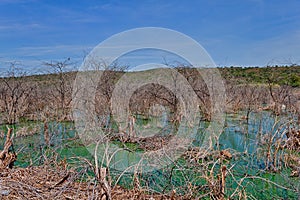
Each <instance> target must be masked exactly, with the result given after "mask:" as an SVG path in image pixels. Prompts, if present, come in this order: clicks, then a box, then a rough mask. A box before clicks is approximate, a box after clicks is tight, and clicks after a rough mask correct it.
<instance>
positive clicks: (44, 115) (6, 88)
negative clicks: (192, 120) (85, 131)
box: [0, 62, 300, 124]
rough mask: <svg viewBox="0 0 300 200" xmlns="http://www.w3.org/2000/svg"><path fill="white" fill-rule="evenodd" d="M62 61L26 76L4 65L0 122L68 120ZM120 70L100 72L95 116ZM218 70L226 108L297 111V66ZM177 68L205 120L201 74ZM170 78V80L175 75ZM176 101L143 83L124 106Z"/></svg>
mask: <svg viewBox="0 0 300 200" xmlns="http://www.w3.org/2000/svg"><path fill="white" fill-rule="evenodd" d="M66 65H67V63H64V62H57V63H51V67H53V69H54V70H53V71H52V72H51V73H49V74H41V75H27V74H26V73H24V71H22V70H15V69H14V68H11V69H10V70H8V72H7V73H6V74H5V76H6V77H5V78H0V123H9V124H14V123H17V122H19V121H20V120H41V121H45V120H72V114H71V106H72V104H71V103H72V92H74V88H73V82H74V80H75V78H76V74H77V73H78V72H76V71H72V72H66V71H64V67H65V66H66ZM120 69H121V70H120ZM123 69H124V68H121V67H120V68H119V67H117V66H114V68H108V69H107V70H105V71H104V72H103V71H102V72H101V73H102V76H101V79H100V80H99V82H98V83H97V86H96V87H97V90H96V91H97V92H96V93H97V94H96V96H95V99H96V100H95V102H96V112H97V115H110V113H111V111H110V107H109V105H110V103H111V95H112V92H113V90H114V87H115V84H116V83H117V81H118V80H119V79H120V77H122V75H123V74H124V73H125V71H124V70H123ZM218 69H219V71H220V73H221V75H222V77H223V78H224V83H225V87H226V106H227V107H226V111H227V112H236V111H238V110H241V109H244V110H247V113H248V114H249V113H250V112H251V111H254V110H257V109H267V108H268V109H270V110H272V111H274V112H275V113H277V114H278V113H280V112H281V109H280V108H281V106H282V105H285V107H286V109H289V110H290V111H293V112H299V106H298V105H297V103H299V101H300V93H299V91H300V89H299V88H300V66H274V67H247V68H242V67H222V68H221V67H220V68H218ZM177 70H178V72H180V73H181V74H182V75H183V76H184V77H185V78H186V79H187V80H188V82H189V84H190V85H191V86H192V88H193V89H194V91H195V93H196V94H197V96H198V98H199V102H198V105H199V109H200V111H201V112H202V113H203V116H204V118H205V119H207V120H209V119H210V117H211V114H212V113H211V112H212V111H211V104H210V101H211V99H210V94H209V92H208V89H207V87H206V85H205V83H204V81H203V80H202V78H201V74H200V73H199V72H198V70H196V69H195V68H189V67H178V68H177ZM96 71H97V70H95V72H96ZM80 73H83V72H80ZM127 73H136V74H137V75H138V73H151V70H148V71H143V72H127ZM173 81H174V84H176V77H175V76H174V79H173ZM77 89H78V88H77ZM79 89H80V88H79ZM75 93H76V91H75ZM178 103H179V102H178V99H177V98H176V96H175V95H174V94H172V92H171V91H169V90H168V89H167V88H165V87H164V86H161V85H159V84H149V85H146V86H144V87H142V88H139V89H138V90H137V91H136V92H135V93H134V94H133V96H132V98H131V100H130V109H132V112H133V113H135V112H138V113H144V112H145V113H146V112H147V111H149V109H150V108H151V106H153V105H155V104H160V105H163V106H168V107H169V108H170V109H171V110H172V111H174V112H176V110H177V107H178ZM262 105H264V106H265V107H262Z"/></svg>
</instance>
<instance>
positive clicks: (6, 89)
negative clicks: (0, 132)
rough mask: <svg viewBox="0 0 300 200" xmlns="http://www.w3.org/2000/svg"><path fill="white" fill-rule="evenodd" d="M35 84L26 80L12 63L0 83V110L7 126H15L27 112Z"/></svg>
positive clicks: (23, 74) (22, 72)
mask: <svg viewBox="0 0 300 200" xmlns="http://www.w3.org/2000/svg"><path fill="white" fill-rule="evenodd" d="M35 88H36V87H35V84H33V83H30V82H29V81H27V80H26V73H25V72H24V71H22V70H21V69H18V68H16V66H15V64H14V63H12V64H11V67H10V69H9V70H8V71H7V72H6V74H5V77H4V78H1V82H0V109H1V111H2V112H3V113H4V116H5V120H6V122H7V123H8V124H15V123H16V122H17V121H18V120H19V118H20V117H23V116H25V114H26V112H27V111H28V109H29V107H30V104H32V101H30V99H31V96H33V94H34V90H35Z"/></svg>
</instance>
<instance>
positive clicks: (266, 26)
mask: <svg viewBox="0 0 300 200" xmlns="http://www.w3.org/2000/svg"><path fill="white" fill-rule="evenodd" d="M148 26H151V27H164V28H169V29H173V30H176V31H179V32H182V33H184V34H186V35H188V36H190V37H192V38H193V39H195V40H196V41H197V42H199V43H200V44H201V45H202V46H203V47H204V48H205V49H206V50H207V51H208V53H209V54H210V55H211V57H212V58H213V60H214V61H215V62H216V64H217V65H218V66H230V65H240V66H256V65H258V66H266V65H268V64H271V65H274V64H290V63H298V64H299V63H300V1H296V0H287V1H281V0H272V1H271V0H269V1H267V0H243V1H238V0H228V1H221V0H220V1H217V0H198V1H182V0H180V1H177V0H172V1H161V0H157V1H156V0H151V1H147V0H145V1H138V0H137V1H129V0H128V1H122V0H120V1H92V0H91V1H83V0H82V1H78V0H73V1H63V0H61V1H56V0H52V1H50V0H49V1H43V0H40V1H39V0H27V1H26V0H0V44H1V45H0V69H5V68H6V67H7V66H8V65H9V63H10V62H13V61H14V62H17V63H20V64H22V65H24V66H25V67H36V68H38V67H39V66H41V63H42V62H43V61H51V60H61V59H64V58H68V57H70V58H71V59H73V60H76V61H77V62H78V63H79V64H80V62H81V61H82V59H83V57H84V55H86V54H87V53H88V52H89V51H90V50H91V49H92V48H93V47H95V46H96V45H97V44H99V43H100V42H101V41H103V40H105V39H106V38H108V37H110V36H112V35H113V34H116V33H119V32H122V31H125V30H128V29H132V28H138V27H148Z"/></svg>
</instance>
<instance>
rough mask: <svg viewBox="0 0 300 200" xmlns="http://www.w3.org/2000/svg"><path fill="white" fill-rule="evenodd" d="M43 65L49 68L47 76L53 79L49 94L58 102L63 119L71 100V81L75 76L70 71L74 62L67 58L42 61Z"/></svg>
mask: <svg viewBox="0 0 300 200" xmlns="http://www.w3.org/2000/svg"><path fill="white" fill-rule="evenodd" d="M44 65H45V66H48V67H50V68H51V69H50V74H49V75H48V77H49V78H52V79H53V80H50V81H51V82H52V81H53V88H52V90H51V91H50V94H51V96H52V97H53V98H54V100H55V102H56V103H57V104H58V111H59V113H61V119H62V120H65V119H67V115H68V109H69V108H70V104H71V101H72V98H71V96H72V83H73V79H74V77H75V76H74V74H72V72H70V71H71V70H72V69H74V63H73V62H71V59H70V58H68V59H66V60H64V61H51V62H44ZM53 75H54V76H53Z"/></svg>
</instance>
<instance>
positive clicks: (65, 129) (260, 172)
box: [0, 112, 300, 199]
mask: <svg viewBox="0 0 300 200" xmlns="http://www.w3.org/2000/svg"><path fill="white" fill-rule="evenodd" d="M243 115H244V113H242V112H241V113H237V114H227V116H226V120H225V127H224V130H223V133H222V134H221V135H220V138H219V145H217V146H215V148H216V149H218V148H220V149H230V151H231V152H234V153H237V154H239V156H237V157H234V158H233V159H232V160H230V161H223V163H217V164H216V165H215V166H214V167H215V168H214V170H213V173H214V176H217V173H218V172H219V168H220V166H221V165H226V166H227V167H228V168H230V172H231V173H232V174H228V175H227V178H226V196H227V197H229V196H230V195H232V194H234V195H233V196H232V198H233V199H235V198H237V196H238V195H237V194H236V195H235V193H236V189H237V188H238V191H239V192H240V191H245V192H246V193H247V195H248V197H249V198H251V197H253V198H254V199H297V198H298V195H299V194H298V193H297V192H296V191H297V190H298V191H299V190H300V184H299V178H294V177H289V174H290V172H291V169H289V168H288V167H286V168H283V169H282V170H281V171H279V172H276V173H274V172H271V171H265V170H264V169H265V168H266V167H267V166H266V165H265V163H264V159H263V158H261V157H259V156H258V155H257V152H258V151H257V150H258V149H259V148H262V145H261V142H262V141H261V140H263V139H262V138H263V137H262V136H264V135H267V134H269V133H273V134H276V131H277V134H278V133H279V134H280V133H282V131H283V129H284V128H286V127H287V126H289V124H286V122H287V121H289V120H291V116H289V115H283V116H280V117H276V116H274V115H272V114H271V113H269V112H261V113H251V115H250V118H249V120H248V123H247V121H246V120H243V119H241V116H243ZM167 119H168V118H167V117H166V116H163V117H157V118H155V117H153V118H151V119H146V118H144V117H137V120H136V127H135V128H136V129H137V130H140V133H141V134H142V136H144V137H147V136H152V135H153V133H155V134H158V135H166V134H170V132H172V131H173V130H175V129H174V126H173V125H172V124H170V122H169V121H168V120H167ZM274 124H275V125H274ZM283 124H285V126H283ZM208 125H209V122H204V121H203V122H201V123H200V124H199V127H196V129H195V128H193V131H191V133H192V134H193V137H194V142H193V146H194V147H197V146H201V144H202V143H201V142H202V141H201V139H202V137H201V136H202V135H203V134H202V133H203V132H204V131H205V129H206V128H207V127H208ZM22 127H29V128H28V130H32V129H34V128H36V130H37V131H36V134H33V135H29V136H22V137H21V136H19V137H18V136H17V137H16V138H15V139H14V150H15V151H16V152H17V153H18V159H17V161H16V162H15V165H16V166H21V167H26V166H29V165H40V164H43V162H44V160H43V157H42V155H43V154H46V155H48V156H51V155H50V154H52V153H53V150H54V151H55V152H56V153H57V155H56V156H57V157H58V160H60V159H67V160H68V161H69V162H70V163H71V164H72V165H76V162H74V163H72V161H71V159H69V158H71V157H73V158H74V157H84V158H86V159H88V160H91V161H92V163H93V162H94V161H93V158H94V155H93V152H94V151H95V147H96V144H95V143H90V144H83V142H82V141H81V140H80V139H72V138H75V137H76V135H77V133H76V130H75V128H74V124H73V123H67V122H65V123H57V122H49V125H48V127H49V132H50V133H51V141H50V144H51V145H50V147H46V146H45V141H44V137H43V133H44V125H43V124H42V123H39V122H30V123H28V122H26V123H21V124H18V125H15V126H14V127H12V128H14V132H15V133H17V132H18V130H20V129H21V128H22ZM0 130H2V132H6V127H5V126H2V127H1V129H0ZM176 130H177V129H176ZM183 130H184V129H183ZM3 143H4V140H3V139H1V143H0V149H2V148H3ZM108 146H109V147H110V150H111V151H110V152H109V155H110V156H111V155H112V154H113V153H114V152H115V151H116V150H117V149H121V150H120V151H118V152H117V153H114V154H113V156H112V159H111V162H110V163H109V167H110V168H111V174H112V176H113V180H115V181H116V179H117V178H118V177H119V176H120V173H121V172H120V170H118V169H126V168H128V167H130V166H134V165H136V164H138V162H139V161H140V160H141V155H142V154H143V153H144V151H143V150H142V149H141V148H140V147H139V144H136V143H125V144H123V143H121V142H119V141H114V142H111V143H109V144H108ZM105 147H106V146H103V145H99V146H98V153H97V155H98V158H99V160H100V162H101V161H102V159H103V158H104V159H105V156H104V157H103V155H104V154H103V152H104V151H105ZM124 149H125V150H124ZM103 163H104V164H107V163H106V162H103ZM199 164H200V166H201V163H199ZM211 168H212V165H209V166H208V169H211ZM129 171H130V170H128V172H129ZM202 175H203V171H201V169H199V170H195V169H194V168H193V167H192V166H189V164H188V162H187V161H186V160H185V159H184V158H183V157H179V158H178V159H177V160H175V162H174V163H171V164H169V165H167V166H165V167H163V168H161V169H155V170H154V171H151V172H147V173H141V174H139V178H140V184H141V185H142V186H147V187H149V188H151V190H153V191H158V192H167V191H171V190H172V189H174V188H176V191H177V193H179V194H180V193H182V194H184V193H185V192H186V191H188V190H189V188H188V186H187V184H186V183H187V182H189V184H191V185H193V187H195V188H197V187H199V188H201V186H203V185H205V184H207V180H206V179H205V178H203V177H202ZM247 177H251V178H247ZM253 177H259V178H253ZM132 180H133V175H132V174H131V173H123V174H122V176H121V178H120V179H118V184H121V185H123V186H125V187H128V188H130V187H132V182H133V181H132ZM274 183H276V184H278V185H280V186H284V188H283V187H279V186H276V185H275V184H274ZM205 191H209V188H202V189H201V190H200V189H199V193H198V194H195V197H196V196H198V195H200V194H204V193H205Z"/></svg>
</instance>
